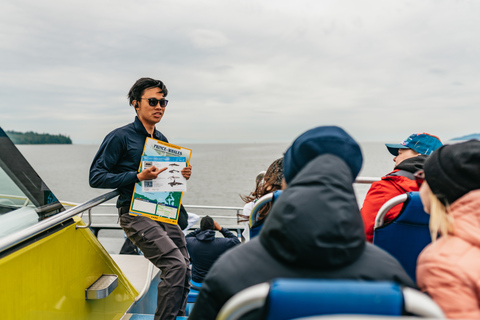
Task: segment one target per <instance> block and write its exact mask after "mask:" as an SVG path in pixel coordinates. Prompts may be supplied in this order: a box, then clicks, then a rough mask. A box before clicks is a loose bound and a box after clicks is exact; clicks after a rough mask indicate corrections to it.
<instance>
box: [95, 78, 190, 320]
mask: <svg viewBox="0 0 480 320" xmlns="http://www.w3.org/2000/svg"><path fill="white" fill-rule="evenodd" d="M167 94H168V90H167V88H166V86H165V85H164V83H163V82H162V81H160V80H155V79H151V78H141V79H139V80H137V82H135V84H134V85H133V86H132V88H131V89H130V91H129V92H128V98H129V102H130V105H131V106H133V107H134V108H135V112H136V114H137V116H136V117H135V121H134V122H133V123H130V124H127V125H126V126H123V127H121V128H117V129H115V130H113V131H112V132H110V133H109V134H108V135H107V136H106V137H105V139H104V140H103V142H102V144H101V145H100V148H99V150H98V152H97V154H96V155H95V158H94V159H93V162H92V165H91V167H90V186H91V187H93V188H109V189H115V188H116V189H118V191H119V193H120V195H119V197H118V200H117V208H118V213H119V215H120V226H121V227H122V228H123V230H124V231H125V233H126V235H127V237H128V238H129V239H130V240H132V242H133V243H134V244H135V245H137V246H138V247H139V248H140V250H142V252H143V254H144V256H145V257H146V258H147V259H148V260H150V261H151V262H152V263H153V264H154V265H155V266H157V267H158V268H159V269H160V270H161V271H162V272H161V279H162V281H160V283H159V285H158V296H157V310H156V312H155V319H156V320H160V319H161V320H165V319H176V317H177V316H183V315H185V307H186V302H187V296H188V292H189V290H190V289H189V288H190V285H189V283H190V260H189V258H188V251H187V248H186V242H185V236H184V234H183V232H182V230H181V229H180V228H179V226H178V225H172V224H168V223H163V222H159V221H154V220H152V219H150V218H148V217H144V216H132V215H129V214H128V212H129V209H130V201H131V198H132V193H133V188H134V185H135V183H137V182H139V181H143V180H152V179H155V178H156V177H157V176H158V174H160V173H161V172H163V171H164V170H166V169H167V168H156V167H154V166H152V167H149V168H147V169H145V170H143V171H141V172H140V173H138V172H137V170H138V167H139V164H140V160H141V157H142V153H143V147H144V144H145V139H146V138H147V137H151V138H154V139H158V140H161V141H164V142H168V140H167V138H166V137H165V136H164V135H163V134H162V133H161V132H160V131H158V130H157V129H156V128H155V124H157V123H159V122H160V120H161V119H162V117H163V115H164V113H165V108H166V106H167V103H168V100H166V99H165V97H166V96H167ZM191 172H192V167H191V166H188V167H186V168H184V169H182V175H183V176H184V177H185V178H186V179H189V178H190V175H191Z"/></svg>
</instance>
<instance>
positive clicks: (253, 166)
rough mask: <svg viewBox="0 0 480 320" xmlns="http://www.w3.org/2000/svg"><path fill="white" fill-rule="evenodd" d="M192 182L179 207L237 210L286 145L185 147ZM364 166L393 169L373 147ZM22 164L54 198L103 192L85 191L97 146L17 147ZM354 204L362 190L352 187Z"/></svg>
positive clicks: (365, 147)
mask: <svg viewBox="0 0 480 320" xmlns="http://www.w3.org/2000/svg"><path fill="white" fill-rule="evenodd" d="M182 146H183V147H186V148H190V149H192V159H191V164H192V166H193V173H192V177H191V178H190V180H189V181H188V186H187V188H188V189H187V192H186V193H185V194H184V198H183V203H184V204H189V205H212V206H233V207H242V206H243V204H244V203H243V202H242V200H241V199H240V196H239V195H240V194H241V195H246V194H248V193H250V192H251V191H252V190H253V188H254V187H255V177H256V175H257V173H258V172H260V171H262V170H266V169H267V167H268V166H269V165H270V163H272V162H273V161H274V160H275V159H277V158H279V157H281V156H282V155H283V153H284V152H285V151H286V149H287V148H288V146H289V144H287V143H285V144H189V145H182ZM361 147H362V152H363V157H364V164H363V168H362V171H361V172H360V176H368V177H372V176H373V177H380V176H382V175H384V174H385V173H388V172H390V171H391V170H392V168H393V161H392V158H393V157H392V156H391V155H390V154H389V153H388V151H387V149H386V148H385V145H384V144H383V143H379V142H366V143H361ZM18 148H19V149H20V151H21V152H22V153H23V155H24V156H25V158H26V159H27V160H28V161H29V162H30V164H31V165H32V166H33V168H34V169H35V170H36V171H37V173H38V174H39V175H40V177H42V178H43V180H44V181H45V183H46V184H47V185H48V187H49V188H50V189H51V190H52V191H53V193H54V194H55V195H56V196H57V198H59V199H61V200H63V201H71V202H85V201H87V200H89V199H91V198H93V197H95V196H98V195H101V194H103V193H105V192H107V191H109V190H107V189H92V188H90V186H89V185H88V172H89V168H90V164H91V162H92V159H93V157H94V155H95V153H96V152H97V150H98V145H18ZM355 191H356V194H357V198H358V201H359V204H361V203H362V202H363V199H364V197H365V194H366V192H367V191H368V185H357V186H355Z"/></svg>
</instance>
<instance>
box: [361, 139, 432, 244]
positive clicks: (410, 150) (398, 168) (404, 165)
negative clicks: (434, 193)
mask: <svg viewBox="0 0 480 320" xmlns="http://www.w3.org/2000/svg"><path fill="white" fill-rule="evenodd" d="M385 146H386V147H387V149H388V151H389V152H390V153H391V154H392V155H394V156H395V157H394V158H393V162H395V167H394V170H393V171H392V172H390V173H389V174H387V175H385V176H383V177H382V180H380V181H377V182H374V183H372V186H371V187H370V190H368V193H367V196H366V197H365V200H364V201H363V206H362V210H361V212H362V219H363V224H364V225H365V234H366V235H367V241H369V242H372V241H373V227H374V225H375V217H376V216H377V213H378V210H380V208H381V207H382V206H383V205H384V204H385V202H387V201H388V200H390V199H392V198H393V197H396V196H398V195H401V194H404V193H407V192H410V191H418V186H417V184H416V183H415V178H414V176H413V175H414V173H415V172H417V171H418V170H421V169H423V163H424V162H425V159H426V158H427V156H428V155H429V154H431V153H432V152H433V151H434V150H436V149H437V148H439V147H440V146H442V143H441V142H440V139H438V138H437V137H435V136H432V135H430V134H428V133H414V134H412V135H410V136H409V137H408V138H407V139H406V140H405V141H403V142H402V143H400V144H388V143H387V144H385ZM401 209H402V204H399V205H397V206H395V207H393V208H392V209H391V210H390V211H389V212H388V213H387V215H386V216H385V219H384V223H387V222H389V221H392V220H393V219H395V218H396V217H397V216H398V214H399V213H400V210H401Z"/></svg>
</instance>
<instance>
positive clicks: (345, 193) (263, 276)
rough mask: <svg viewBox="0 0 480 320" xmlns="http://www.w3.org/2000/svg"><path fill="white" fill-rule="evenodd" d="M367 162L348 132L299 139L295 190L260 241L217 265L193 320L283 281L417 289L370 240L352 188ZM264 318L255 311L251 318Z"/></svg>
mask: <svg viewBox="0 0 480 320" xmlns="http://www.w3.org/2000/svg"><path fill="white" fill-rule="evenodd" d="M361 164H362V155H361V151H360V147H359V146H358V144H357V143H356V142H355V141H354V140H353V139H352V138H351V137H350V136H349V135H348V134H347V133H346V132H345V131H343V130H342V129H341V128H338V127H318V128H315V129H312V130H309V131H307V132H305V133H304V134H303V135H301V136H300V137H299V138H297V139H296V140H295V142H294V143H293V145H292V146H291V147H290V148H289V149H288V150H287V152H286V153H285V157H284V176H285V180H286V182H287V183H288V186H287V187H286V189H285V190H284V192H283V194H282V195H281V196H280V197H279V198H278V200H277V201H276V202H275V204H274V205H273V207H272V209H271V211H270V214H269V215H268V216H267V219H266V221H265V225H264V227H263V229H262V231H261V232H260V235H259V236H258V237H256V238H254V239H253V240H251V241H250V242H248V243H246V244H243V245H241V246H238V247H236V248H234V249H232V250H230V251H228V252H227V253H225V254H224V255H223V256H222V257H220V259H219V260H217V262H216V263H215V264H214V265H213V267H212V268H211V269H210V272H209V274H208V275H207V277H206V278H205V280H204V282H203V286H202V289H201V291H200V293H199V296H198V298H197V300H196V302H195V306H194V308H193V310H192V313H191V315H190V317H189V319H192V320H197V319H204V320H208V319H215V318H216V316H217V314H218V312H219V311H220V309H221V308H222V306H223V305H224V304H225V303H226V302H227V300H228V299H230V298H231V297H232V296H233V295H234V294H236V293H238V292H239V291H241V290H243V289H245V288H247V287H250V286H252V285H255V284H259V283H262V282H266V281H270V280H273V279H275V278H280V277H281V278H321V279H358V280H372V281H375V280H385V281H393V282H396V283H399V284H402V285H406V286H410V287H415V284H414V283H413V281H412V280H411V279H410V278H409V276H408V275H407V274H406V272H405V271H404V270H403V268H402V266H401V265H400V264H399V263H398V261H397V260H396V259H395V258H393V257H392V256H391V255H390V254H388V253H387V252H385V251H383V250H382V249H380V248H378V247H376V246H374V245H372V244H370V243H366V241H365V234H364V231H363V222H362V218H361V216H360V211H359V208H358V205H357V201H356V198H355V193H354V190H353V186H352V184H353V182H354V180H355V178H356V176H357V174H358V172H359V171H360V168H361ZM258 317H259V312H252V313H250V314H249V315H247V316H246V317H244V318H245V319H257V318H258ZM242 319H243V318H242Z"/></svg>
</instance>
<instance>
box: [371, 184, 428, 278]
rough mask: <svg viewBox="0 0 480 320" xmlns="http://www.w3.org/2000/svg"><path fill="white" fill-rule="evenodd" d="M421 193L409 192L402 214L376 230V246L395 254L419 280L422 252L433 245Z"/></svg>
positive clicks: (374, 240) (406, 269) (374, 239)
mask: <svg viewBox="0 0 480 320" xmlns="http://www.w3.org/2000/svg"><path fill="white" fill-rule="evenodd" d="M429 221H430V215H428V214H427V213H426V212H425V211H424V210H423V205H422V201H421V200H420V195H419V193H418V192H409V193H408V199H407V200H406V201H405V203H404V205H403V208H402V210H401V211H400V214H399V215H398V216H397V217H396V218H395V219H394V220H392V221H390V222H389V223H387V224H385V225H382V226H381V227H379V228H377V229H375V230H374V236H373V244H375V245H377V246H379V247H381V248H382V249H384V250H385V251H387V252H389V253H390V254H391V255H393V256H394V257H395V258H396V259H397V260H398V261H399V262H400V264H401V265H402V266H403V268H404V269H405V271H406V272H407V274H408V275H409V276H410V277H411V278H412V279H413V281H416V276H415V270H416V266H417V258H418V255H419V254H420V252H421V251H422V250H423V248H425V246H426V245H428V244H429V243H430V242H432V239H431V237H430V230H429V227H428V222H429Z"/></svg>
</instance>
